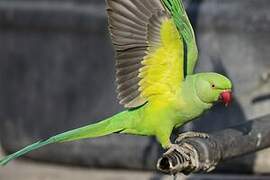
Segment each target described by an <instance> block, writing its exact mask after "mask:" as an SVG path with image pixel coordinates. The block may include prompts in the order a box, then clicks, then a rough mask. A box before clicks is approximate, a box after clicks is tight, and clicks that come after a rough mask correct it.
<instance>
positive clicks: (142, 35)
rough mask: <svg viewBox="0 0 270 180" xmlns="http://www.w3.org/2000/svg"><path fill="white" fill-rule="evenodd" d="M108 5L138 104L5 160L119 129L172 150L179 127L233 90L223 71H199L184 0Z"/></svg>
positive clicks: (128, 99)
mask: <svg viewBox="0 0 270 180" xmlns="http://www.w3.org/2000/svg"><path fill="white" fill-rule="evenodd" d="M107 5H108V15H109V27H110V33H111V37H112V42H113V44H114V46H115V49H116V56H117V78H116V79H117V83H118V92H119V99H120V102H121V104H123V105H124V106H125V107H127V108H132V109H130V110H126V111H124V112H122V113H119V114H116V115H115V116H113V117H111V118H108V119H105V120H103V121H101V122H99V123H96V124H93V125H89V126H85V127H82V128H79V129H75V130H72V131H68V132H65V133H62V134H59V135H56V136H53V137H51V138H48V139H45V140H43V141H39V142H37V143H34V144H32V145H30V146H27V147H26V148H24V149H22V150H20V151H18V152H16V153H14V154H11V155H9V156H7V157H5V158H4V159H2V160H1V161H0V165H5V164H7V163H8V162H9V161H11V160H13V159H15V158H17V157H19V156H22V155H24V154H25V153H28V152H30V151H32V150H35V149H38V148H41V147H43V146H45V145H48V144H52V143H61V142H69V141H75V140H80V139H85V138H94V137H100V136H105V135H109V134H112V133H117V132H120V133H128V134H135V135H144V136H155V137H156V139H157V140H158V142H159V143H160V144H161V145H162V147H163V148H165V149H166V148H169V147H171V145H172V143H171V141H170V136H171V133H172V130H173V129H174V128H177V127H181V126H183V125H184V124H185V123H187V122H189V121H191V120H193V119H195V118H197V117H199V116H200V115H201V114H202V113H203V112H205V111H207V110H209V109H210V108H211V107H212V106H213V104H214V103H216V102H217V101H218V100H219V98H220V96H221V94H222V93H224V92H225V91H228V92H230V91H231V88H232V83H231V81H230V80H229V79H228V78H226V77H224V76H222V75H220V74H216V73H200V74H193V70H194V67H195V64H196V62H197V57H198V50H197V45H196V41H195V35H194V32H193V29H192V27H191V24H190V22H189V19H188V17H187V14H186V12H185V9H184V6H183V3H182V0H107ZM183 41H184V42H185V45H186V49H185V48H183V46H184V45H183V44H184V43H183ZM184 49H185V50H186V51H184ZM184 58H186V59H185V61H186V68H187V73H186V74H185V75H186V76H185V78H184V76H182V75H183V74H184V73H183V71H184V70H183V67H184V65H183V63H184V60H183V59H184Z"/></svg>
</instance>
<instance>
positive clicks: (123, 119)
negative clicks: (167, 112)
mask: <svg viewBox="0 0 270 180" xmlns="http://www.w3.org/2000/svg"><path fill="white" fill-rule="evenodd" d="M127 118H128V112H127V111H125V112H122V113H119V114H117V115H115V116H113V117H111V118H108V119H106V120H104V121H101V122H99V123H96V124H92V125H88V126H85V127H82V128H78V129H75V130H71V131H68V132H65V133H62V134H59V135H56V136H53V137H51V138H49V139H46V140H44V141H39V142H36V143H34V144H32V145H29V146H27V147H25V148H23V149H21V150H20V151H17V152H15V153H14V154H11V155H8V156H6V157H4V158H3V159H2V160H0V166H4V165H6V164H7V163H8V162H9V161H11V160H13V159H16V158H18V157H20V156H22V155H24V154H26V153H28V152H30V151H33V150H35V149H39V148H41V147H43V146H45V145H48V144H53V143H61V142H69V141H75V140H79V139H86V138H94V137H101V136H106V135H109V134H112V133H115V132H120V131H123V130H124V129H126V125H127V122H128V121H127Z"/></svg>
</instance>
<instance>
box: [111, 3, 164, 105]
mask: <svg viewBox="0 0 270 180" xmlns="http://www.w3.org/2000/svg"><path fill="white" fill-rule="evenodd" d="M107 6H108V9H107V11H108V16H109V29H110V33H111V39H112V43H113V45H114V47H115V50H116V82H117V91H118V98H119V100H120V104H122V105H124V106H125V107H126V108H135V107H138V106H141V105H143V104H145V103H146V102H147V100H146V99H145V98H144V97H142V96H141V93H140V91H139V88H140V86H139V82H140V80H141V78H139V77H138V75H139V70H140V69H141V68H142V66H143V65H142V63H141V62H142V61H143V59H144V58H145V57H146V56H147V54H148V53H149V51H151V50H153V48H156V47H158V46H159V45H160V27H161V25H162V22H163V20H164V19H168V18H169V15H168V14H167V13H166V9H165V8H164V6H163V4H162V3H161V2H160V0H107Z"/></svg>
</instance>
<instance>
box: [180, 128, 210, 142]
mask: <svg viewBox="0 0 270 180" xmlns="http://www.w3.org/2000/svg"><path fill="white" fill-rule="evenodd" d="M193 137H198V138H203V139H207V138H209V135H208V134H206V133H201V132H193V131H190V132H186V133H182V134H179V135H178V138H177V139H176V140H175V142H176V143H177V144H178V143H180V142H182V141H183V140H184V139H187V138H193Z"/></svg>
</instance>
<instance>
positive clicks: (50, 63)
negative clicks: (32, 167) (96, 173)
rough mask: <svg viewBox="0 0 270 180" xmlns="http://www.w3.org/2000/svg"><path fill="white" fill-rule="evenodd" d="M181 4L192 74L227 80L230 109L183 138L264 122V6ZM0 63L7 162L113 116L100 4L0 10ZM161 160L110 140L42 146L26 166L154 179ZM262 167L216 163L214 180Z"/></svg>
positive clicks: (249, 1)
mask: <svg viewBox="0 0 270 180" xmlns="http://www.w3.org/2000/svg"><path fill="white" fill-rule="evenodd" d="M185 4H186V7H187V9H188V12H189V15H190V17H191V19H192V22H193V26H194V27H195V31H196V34H197V40H198V44H199V49H200V61H199V64H198V69H197V71H216V72H219V73H222V74H225V75H227V76H229V77H230V78H231V79H232V80H233V82H234V94H235V100H234V103H233V104H232V106H231V107H229V108H224V107H223V106H222V105H217V106H216V107H215V108H214V109H212V110H211V111H210V112H209V113H207V114H206V115H205V116H204V117H203V118H201V119H200V120H199V121H196V122H195V123H191V124H188V125H187V126H186V127H185V128H183V129H184V130H190V129H193V130H198V131H206V132H211V131H217V130H219V129H223V128H225V127H228V126H232V125H236V124H239V123H243V122H245V121H247V120H251V119H253V118H255V117H260V116H264V115H266V114H269V109H270V53H269V49H270V11H269V8H270V1H268V0H237V1H235V0H226V1H223V0H193V1H191V0H186V1H185ZM0 57H1V59H0V122H1V124H0V139H1V143H2V146H3V149H4V150H5V151H6V152H13V151H16V150H18V149H20V148H22V147H24V146H25V145H28V144H31V143H32V142H34V141H37V140H39V139H42V138H45V137H48V136H51V135H55V134H57V133H60V132H63V131H66V130H69V129H74V128H77V127H81V126H83V125H87V124H90V123H94V122H97V121H99V120H102V119H103V118H105V117H108V116H110V115H112V114H114V113H116V112H119V111H121V109H122V108H121V107H120V106H119V105H118V103H117V100H116V93H115V83H114V68H113V67H114V60H113V49H112V46H111V42H110V37H109V35H108V31H107V19H106V13H105V3H104V1H103V0H81V1H75V0H73V1H72V0H57V1H56V0H54V1H52V0H28V1H25V0H0ZM183 129H182V130H183ZM182 130H180V131H182ZM161 152H162V150H161V149H160V147H159V145H158V144H157V143H156V141H155V139H153V138H146V137H135V136H128V135H112V136H108V137H103V138H97V139H92V140H83V141H79V142H75V143H66V144H60V145H51V146H48V147H46V148H43V149H41V150H38V151H35V152H33V153H30V154H28V155H27V157H28V158H31V159H34V160H39V161H43V162H44V161H45V162H52V163H58V164H68V165H78V166H87V167H94V168H117V169H132V170H134V169H136V170H155V163H156V160H157V158H158V157H159V155H160V154H161ZM269 159H270V153H269V152H268V151H267V150H266V151H264V152H262V153H258V154H256V155H250V156H246V157H244V158H241V159H236V160H234V161H230V162H228V163H225V164H223V165H221V166H220V167H219V168H218V169H217V170H216V173H269V172H270V163H269ZM0 177H1V176H0Z"/></svg>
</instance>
